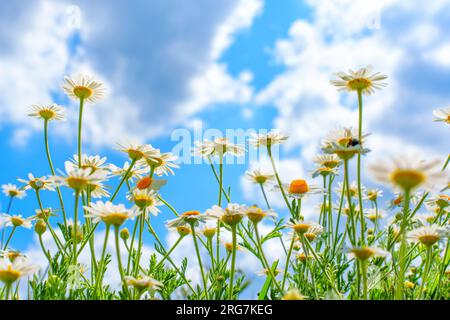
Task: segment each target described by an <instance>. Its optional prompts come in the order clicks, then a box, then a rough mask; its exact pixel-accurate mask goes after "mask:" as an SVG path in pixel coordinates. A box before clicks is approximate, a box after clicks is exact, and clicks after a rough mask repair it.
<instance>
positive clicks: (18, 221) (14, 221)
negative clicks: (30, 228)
mask: <svg viewBox="0 0 450 320" xmlns="http://www.w3.org/2000/svg"><path fill="white" fill-rule="evenodd" d="M11 223H12V225H13V226H14V227H20V226H21V225H22V224H23V223H24V220H23V219H22V218H21V217H17V216H14V217H11Z"/></svg>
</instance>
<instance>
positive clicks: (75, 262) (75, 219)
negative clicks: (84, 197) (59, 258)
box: [72, 191, 80, 265]
mask: <svg viewBox="0 0 450 320" xmlns="http://www.w3.org/2000/svg"><path fill="white" fill-rule="evenodd" d="M79 196H80V192H79V191H75V209H74V214H73V236H72V238H73V240H72V241H73V264H74V265H76V264H77V258H78V254H77V242H78V241H77V233H78V200H79V199H78V198H79Z"/></svg>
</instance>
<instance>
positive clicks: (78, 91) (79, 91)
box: [73, 86, 94, 99]
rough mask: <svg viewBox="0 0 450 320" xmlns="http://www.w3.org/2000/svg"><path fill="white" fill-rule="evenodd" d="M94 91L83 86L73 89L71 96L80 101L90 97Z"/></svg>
mask: <svg viewBox="0 0 450 320" xmlns="http://www.w3.org/2000/svg"><path fill="white" fill-rule="evenodd" d="M93 93H94V91H93V90H92V89H91V88H88V87H85V86H76V87H74V88H73V94H74V95H76V96H77V97H78V98H80V99H87V98H89V97H91V96H92V94H93Z"/></svg>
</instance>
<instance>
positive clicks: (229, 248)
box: [223, 242, 242, 253]
mask: <svg viewBox="0 0 450 320" xmlns="http://www.w3.org/2000/svg"><path fill="white" fill-rule="evenodd" d="M223 246H224V247H225V250H226V251H227V252H228V253H232V252H233V243H232V242H224V243H223ZM236 250H241V251H242V248H241V246H239V245H236Z"/></svg>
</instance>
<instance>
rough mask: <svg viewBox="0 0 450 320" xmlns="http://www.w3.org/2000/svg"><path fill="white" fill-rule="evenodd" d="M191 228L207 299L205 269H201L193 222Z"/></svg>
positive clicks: (201, 264) (200, 258)
mask: <svg viewBox="0 0 450 320" xmlns="http://www.w3.org/2000/svg"><path fill="white" fill-rule="evenodd" d="M191 230H192V239H193V240H194V246H195V253H196V254H197V259H198V265H199V266H200V272H201V274H202V280H203V289H204V290H205V296H206V299H209V294H208V286H207V279H206V276H205V270H204V269H203V263H202V257H201V255H200V250H199V248H198V242H197V236H196V234H195V226H194V223H191Z"/></svg>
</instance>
